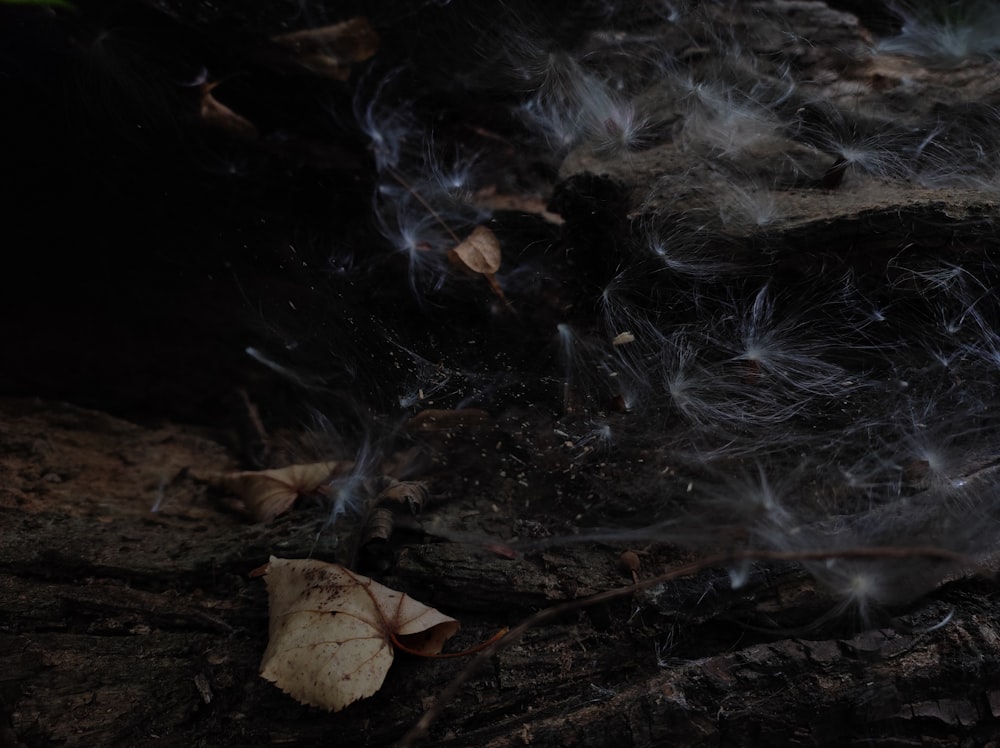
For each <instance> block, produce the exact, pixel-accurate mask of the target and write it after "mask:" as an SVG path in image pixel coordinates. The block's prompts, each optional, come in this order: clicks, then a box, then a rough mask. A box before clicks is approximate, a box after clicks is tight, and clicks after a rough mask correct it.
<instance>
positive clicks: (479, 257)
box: [448, 226, 500, 276]
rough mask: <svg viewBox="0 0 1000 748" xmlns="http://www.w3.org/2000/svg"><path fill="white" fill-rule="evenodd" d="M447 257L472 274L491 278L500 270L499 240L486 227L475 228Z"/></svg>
mask: <svg viewBox="0 0 1000 748" xmlns="http://www.w3.org/2000/svg"><path fill="white" fill-rule="evenodd" d="M448 257H450V258H451V260H452V262H455V263H457V264H459V265H462V266H463V267H465V268H467V269H469V270H471V271H472V272H474V273H480V274H481V275H485V276H492V275H493V274H494V273H496V272H497V271H498V270H499V269H500V240H499V239H497V236H496V234H494V233H493V232H492V231H490V230H489V229H488V228H486V226H476V228H475V229H473V231H472V233H471V234H469V235H468V236H467V237H466V238H465V240H464V241H463V242H462V243H461V244H459V245H458V246H457V247H455V248H454V249H453V250H451V251H450V252H449V253H448Z"/></svg>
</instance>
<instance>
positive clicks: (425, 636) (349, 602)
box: [260, 557, 459, 711]
mask: <svg viewBox="0 0 1000 748" xmlns="http://www.w3.org/2000/svg"><path fill="white" fill-rule="evenodd" d="M266 582H267V590H268V596H269V598H270V627H269V633H268V637H269V638H268V643H267V650H266V651H265V652H264V657H263V660H262V661H261V666H260V674H261V676H262V677H263V678H265V679H267V680H269V681H271V682H273V683H274V684H275V685H277V686H278V688H280V689H281V690H282V691H284V692H285V693H287V694H289V695H291V696H292V697H293V698H295V699H297V700H298V701H300V702H302V703H303V704H310V705H312V706H318V707H321V708H323V709H328V710H331V711H339V710H340V709H343V708H344V707H345V706H347V705H348V704H351V703H353V702H355V701H357V700H358V699H363V698H365V697H366V696H371V695H372V694H373V693H375V692H376V691H378V689H379V688H381V686H382V683H383V681H384V680H385V675H386V673H387V672H388V670H389V666H390V665H391V664H392V660H393V654H394V650H393V647H392V641H393V638H396V639H397V640H399V641H400V642H401V644H404V645H405V648H406V649H407V650H408V651H412V652H416V653H419V654H425V655H435V654H437V653H439V652H440V651H441V649H442V647H443V646H444V643H445V641H447V640H448V639H449V638H450V637H451V636H452V635H454V634H455V632H456V631H458V628H459V623H458V621H456V620H455V619H454V618H450V617H448V616H446V615H444V614H442V613H440V612H438V611H437V610H435V609H434V608H429V607H427V606H426V605H423V604H422V603H418V602H417V601H415V600H413V599H412V598H410V597H407V596H406V595H404V594H403V593H401V592H397V591H395V590H391V589H389V588H388V587H384V586H382V585H381V584H378V583H377V582H375V581H373V580H371V579H369V578H368V577H365V576H362V575H360V574H355V573H354V572H352V571H350V570H348V569H345V568H344V567H343V566H340V565H338V564H327V563H324V562H322V561H312V560H290V559H281V558H274V557H271V561H270V563H269V564H268V570H267V575H266Z"/></svg>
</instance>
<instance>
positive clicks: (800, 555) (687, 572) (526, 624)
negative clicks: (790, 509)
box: [396, 546, 978, 748]
mask: <svg viewBox="0 0 1000 748" xmlns="http://www.w3.org/2000/svg"><path fill="white" fill-rule="evenodd" d="M834 558H838V559H845V558H846V559H851V558H862V559H876V558H930V559H937V560H940V561H948V562H952V563H956V564H963V565H967V564H974V565H977V566H978V564H976V562H975V561H974V560H973V559H971V558H969V557H968V556H964V555H962V554H960V553H955V552H954V551H948V550H945V549H943V548H936V547H933V546H914V547H903V546H875V547H871V548H845V549H843V550H839V551H764V550H761V551H738V552H735V553H720V554H717V555H714V556H708V557H706V558H703V559H701V560H700V561H694V562H692V563H690V564H686V565H684V566H681V567H679V568H676V569H671V570H670V571H667V572H664V573H663V574H660V575H658V576H655V577H651V578H650V579H643V580H641V581H639V582H638V583H634V584H628V585H626V586H624V587H616V588H614V589H611V590H606V591H604V592H599V593H597V594H596V595H591V596H590V597H585V598H582V599H580V600H571V601H570V602H566V603H561V604H559V605H553V606H552V607H550V608H545V609H543V610H540V611H538V612H537V613H534V614H533V615H531V616H528V618H526V619H524V620H523V621H522V622H521V623H519V624H518V625H517V626H515V627H514V628H512V629H511V630H510V631H509V632H508V633H507V635H506V636H504V637H503V638H502V639H498V640H497V641H495V642H493V643H492V644H490V645H489V646H488V647H486V648H485V649H483V650H482V651H480V652H479V654H478V655H476V657H475V658H474V659H473V660H472V661H471V662H469V664H468V665H466V667H465V668H463V669H462V670H461V671H460V672H459V673H458V675H456V676H455V677H454V678H453V679H452V681H451V683H449V684H448V686H447V687H446V688H445V689H444V690H443V691H441V693H439V694H438V696H437V698H435V699H434V703H433V704H431V706H430V707H429V708H428V709H427V710H426V711H425V712H424V714H423V716H421V718H420V719H419V720H418V721H417V723H416V724H414V725H413V727H411V728H410V729H409V730H408V731H407V733H406V734H405V735H404V736H403V737H402V738H401V739H400V741H399V742H398V743H396V748H412V747H413V745H414V743H416V741H417V740H419V739H420V738H422V737H423V736H424V735H426V734H427V731H428V730H429V729H430V727H431V725H433V724H434V722H435V720H437V718H438V717H440V716H441V712H442V711H444V708H445V707H446V706H447V705H448V704H449V703H450V702H451V701H452V700H453V699H454V698H455V696H457V695H458V692H459V690H460V689H461V688H462V686H464V685H465V684H466V682H468V680H469V679H470V678H471V677H472V676H473V675H475V674H476V672H478V670H479V668H481V667H482V666H483V665H484V664H485V663H486V662H487V661H489V660H490V658H492V657H494V656H495V655H496V654H497V653H499V652H500V651H501V650H503V649H506V648H507V647H509V646H511V645H513V644H516V643H517V642H518V641H520V639H521V637H523V636H524V635H525V634H526V633H527V632H528V631H529V630H531V629H532V628H534V627H535V626H538V625H539V624H542V623H545V622H546V621H550V620H552V619H554V618H559V617H561V616H563V615H564V614H565V613H568V612H570V611H573V610H577V609H580V608H586V607H589V606H591V605H598V604H600V603H606V602H609V601H611V600H617V599H619V598H624V597H629V596H631V595H634V594H635V593H636V592H642V591H644V590H648V589H650V588H651V587H656V586H657V585H660V584H663V583H664V582H671V581H673V580H676V579H680V578H682V577H687V576H691V575H693V574H697V573H699V572H701V571H704V570H705V569H710V568H712V567H714V566H729V565H732V564H736V563H739V562H741V561H823V560H827V559H834Z"/></svg>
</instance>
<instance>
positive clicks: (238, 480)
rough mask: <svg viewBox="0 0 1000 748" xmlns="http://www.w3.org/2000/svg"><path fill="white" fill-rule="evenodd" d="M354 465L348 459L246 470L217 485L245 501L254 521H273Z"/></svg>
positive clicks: (221, 478) (229, 474) (221, 480)
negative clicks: (299, 498)
mask: <svg viewBox="0 0 1000 748" xmlns="http://www.w3.org/2000/svg"><path fill="white" fill-rule="evenodd" d="M353 465H354V463H353V462H351V461H349V460H347V461H345V460H331V461H329V462H313V463H309V464H306V465H289V466H287V467H283V468H277V469H274V470H246V471H242V472H238V473H227V474H225V475H222V476H220V477H219V479H218V481H217V482H218V483H220V484H221V485H222V486H223V487H224V488H226V489H227V490H229V491H232V492H233V493H235V494H236V495H237V496H239V497H240V498H241V499H243V503H244V504H245V505H246V509H247V512H248V513H249V514H250V516H251V517H253V519H254V521H256V522H270V521H271V520H272V519H274V518H275V517H277V516H278V515H280V514H284V513H285V512H287V511H288V510H289V509H291V508H292V504H294V503H295V500H296V499H297V498H298V497H299V496H304V495H306V494H310V493H314V492H316V491H317V489H319V488H320V487H321V486H322V485H323V484H324V483H326V482H327V481H329V480H330V479H331V478H332V477H333V476H335V475H342V474H344V473H346V472H348V471H349V470H350V469H351V468H352V467H353Z"/></svg>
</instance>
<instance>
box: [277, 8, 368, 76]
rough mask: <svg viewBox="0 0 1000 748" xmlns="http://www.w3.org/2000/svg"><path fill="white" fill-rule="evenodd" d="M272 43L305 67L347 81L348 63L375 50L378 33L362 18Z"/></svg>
mask: <svg viewBox="0 0 1000 748" xmlns="http://www.w3.org/2000/svg"><path fill="white" fill-rule="evenodd" d="M273 41H276V42H278V43H279V44H283V45H285V46H286V47H289V48H291V49H292V51H293V52H294V54H295V59H296V60H297V61H298V62H299V63H300V64H301V65H303V66H304V67H307V68H309V69H310V70H313V71H315V72H317V73H319V74H321V75H325V76H327V77H328V78H334V79H335V80H347V78H348V77H349V76H350V74H351V63H354V62H363V61H364V60H367V59H369V58H370V57H372V56H374V54H375V52H377V51H378V43H379V38H378V33H377V32H376V31H375V29H374V28H373V27H372V25H371V22H369V20H368V19H367V18H364V17H361V16H359V17H356V18H351V19H348V20H346V21H342V22H341V23H335V24H333V25H332V26H320V27H319V28H315V29H302V30H301V31H293V32H291V33H289V34H281V35H280V36H276V37H274V38H273Z"/></svg>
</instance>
